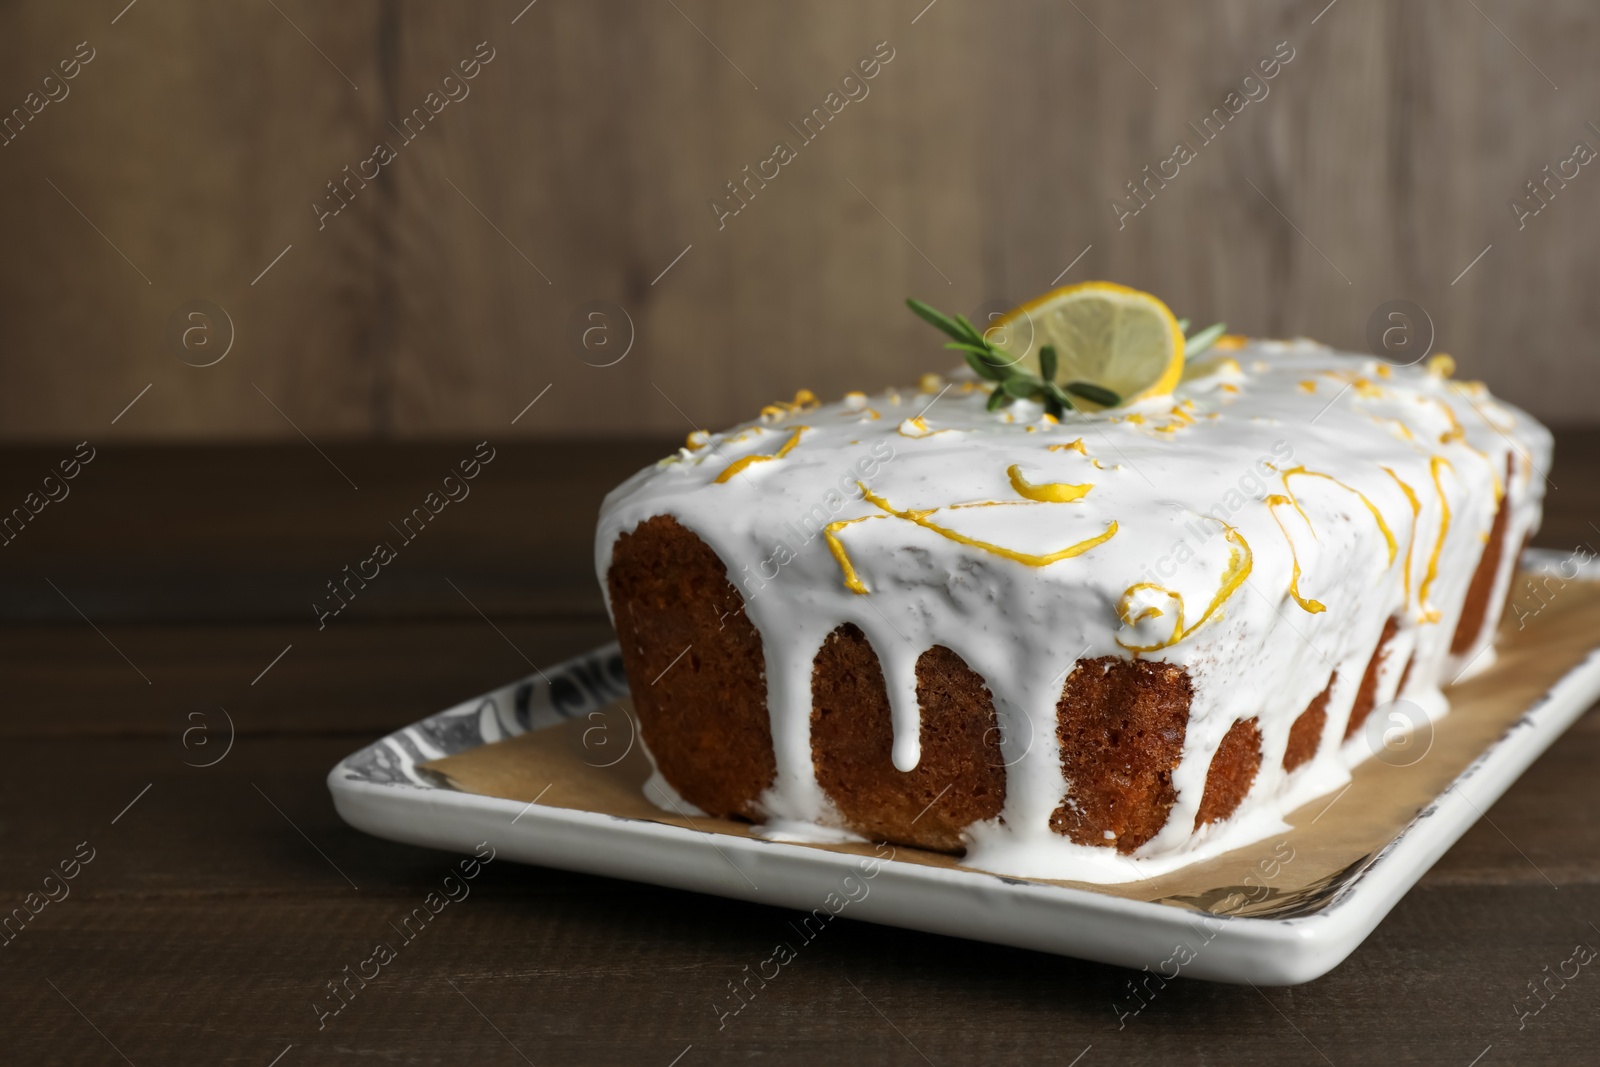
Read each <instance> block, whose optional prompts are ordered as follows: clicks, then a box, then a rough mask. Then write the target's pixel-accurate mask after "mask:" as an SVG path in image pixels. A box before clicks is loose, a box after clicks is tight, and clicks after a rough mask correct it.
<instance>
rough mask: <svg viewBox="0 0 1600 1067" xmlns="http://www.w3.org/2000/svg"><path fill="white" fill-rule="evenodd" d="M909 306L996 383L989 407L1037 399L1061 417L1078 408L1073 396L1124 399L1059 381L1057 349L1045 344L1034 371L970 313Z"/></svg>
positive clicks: (1106, 401) (1105, 401)
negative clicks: (1001, 346)
mask: <svg viewBox="0 0 1600 1067" xmlns="http://www.w3.org/2000/svg"><path fill="white" fill-rule="evenodd" d="M906 306H907V307H909V308H910V309H911V310H912V312H913V313H914V314H915V315H916V316H917V317H918V318H920V319H922V320H923V321H924V322H926V323H928V324H929V325H930V326H932V327H933V328H934V329H936V330H939V331H941V332H942V333H945V334H947V335H948V336H949V337H950V338H952V340H951V341H950V342H948V343H946V344H945V347H946V348H950V349H954V350H956V351H958V352H961V353H962V354H964V355H965V356H966V359H967V366H969V367H971V368H972V371H973V373H974V374H976V375H977V376H978V377H980V378H982V379H983V380H984V381H986V382H993V383H994V391H993V392H991V393H990V394H989V405H988V406H989V410H990V411H994V410H996V409H997V408H1000V407H1002V406H1004V405H1006V404H1009V403H1011V401H1013V400H1037V401H1038V402H1039V403H1041V404H1043V405H1044V409H1045V410H1046V411H1048V412H1049V413H1050V414H1051V415H1053V416H1054V417H1056V418H1058V419H1059V418H1061V417H1062V416H1063V415H1064V414H1065V413H1066V410H1067V409H1068V408H1076V407H1077V404H1075V403H1074V402H1073V397H1078V398H1080V399H1083V400H1088V401H1090V402H1092V403H1095V404H1099V405H1100V406H1101V407H1108V408H1109V407H1116V406H1117V405H1118V404H1120V403H1122V398H1121V397H1120V396H1118V395H1117V394H1116V393H1113V392H1112V391H1111V390H1110V389H1107V388H1105V387H1103V386H1099V385H1095V384H1094V383H1093V382H1068V383H1067V384H1066V385H1058V384H1056V380H1055V378H1056V367H1057V358H1056V350H1055V349H1054V348H1053V347H1051V346H1050V345H1045V346H1044V347H1043V348H1041V349H1040V350H1039V369H1040V370H1041V371H1042V372H1043V374H1039V375H1036V374H1033V373H1031V372H1029V371H1027V370H1024V369H1023V368H1022V367H1019V366H1018V365H1017V361H1016V360H1014V359H1012V358H1011V357H1010V356H1008V355H1007V354H1006V353H1004V352H1002V351H1001V350H1000V349H998V348H996V347H995V346H994V345H992V344H990V343H989V341H988V339H987V338H985V337H984V336H983V333H982V332H981V331H979V330H978V328H977V327H975V326H973V325H972V323H970V322H968V321H967V319H966V316H964V315H957V316H956V317H955V318H953V319H952V318H951V317H950V316H948V315H945V314H944V313H943V312H940V311H937V310H935V309H934V308H931V307H929V306H928V305H927V304H924V303H923V302H922V301H920V300H909V299H908V300H907V301H906Z"/></svg>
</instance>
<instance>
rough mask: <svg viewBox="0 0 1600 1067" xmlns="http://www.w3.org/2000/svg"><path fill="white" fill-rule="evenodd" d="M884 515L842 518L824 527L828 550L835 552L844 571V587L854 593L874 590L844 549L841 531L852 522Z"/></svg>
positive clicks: (823, 532)
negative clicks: (862, 577) (864, 579)
mask: <svg viewBox="0 0 1600 1067" xmlns="http://www.w3.org/2000/svg"><path fill="white" fill-rule="evenodd" d="M881 518H883V516H882V515H862V516H861V517H860V518H856V519H840V520H839V521H838V522H830V523H828V525H827V526H825V527H823V529H822V536H823V538H824V539H826V540H827V542H828V551H829V552H832V553H833V558H834V559H836V560H838V562H839V569H840V570H841V571H843V572H844V587H845V588H846V589H848V590H850V591H851V592H852V593H860V594H861V595H863V596H865V595H866V594H867V593H870V592H871V591H872V590H870V589H868V588H867V585H866V583H865V582H863V581H862V580H861V576H860V575H859V574H857V573H856V568H855V564H853V563H851V562H850V554H849V553H848V552H846V551H845V550H844V542H843V541H840V540H839V531H840V530H842V529H844V528H845V527H846V526H849V525H851V524H852V523H857V522H865V521H866V520H868V519H881Z"/></svg>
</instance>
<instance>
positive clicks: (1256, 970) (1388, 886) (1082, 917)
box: [328, 553, 1600, 985]
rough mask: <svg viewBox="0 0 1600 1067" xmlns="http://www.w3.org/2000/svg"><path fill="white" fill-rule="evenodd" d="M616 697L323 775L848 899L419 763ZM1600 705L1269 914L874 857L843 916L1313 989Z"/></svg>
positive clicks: (480, 823) (805, 853)
mask: <svg viewBox="0 0 1600 1067" xmlns="http://www.w3.org/2000/svg"><path fill="white" fill-rule="evenodd" d="M1532 555H1533V554H1532V553H1530V556H1532ZM1529 562H1533V561H1532V560H1529ZM627 695H628V691H627V680H626V677H625V676H624V674H623V669H622V660H621V657H620V655H619V654H618V652H617V648H616V646H615V645H611V646H609V647H607V648H603V649H600V650H597V651H596V652H593V653H591V654H589V655H587V656H583V657H580V658H578V659H575V660H572V661H570V662H568V663H566V664H563V665H562V666H560V667H557V668H555V669H553V670H551V671H549V672H547V673H546V674H545V675H540V676H535V677H531V678H526V679H523V680H522V681H520V682H517V683H515V684H512V685H508V686H505V687H503V688H501V689H497V690H495V691H494V692H492V693H488V694H485V695H484V696H481V697H478V698H477V699H474V700H469V701H467V702H465V703H463V704H459V705H457V706H456V707H453V708H451V709H449V710H448V711H443V712H440V713H439V714H437V715H432V716H430V717H428V718H426V719H423V720H422V721H421V722H418V723H415V724H413V725H411V726H408V727H406V728H405V729H403V730H399V731H397V732H395V733H393V734H390V735H389V736H387V737H385V738H383V739H382V740H380V741H377V742H375V743H374V744H371V745H368V746H367V747H366V748H363V749H361V750H360V751H359V752H356V753H353V754H352V755H350V756H348V757H347V758H345V759H344V760H343V761H342V762H340V763H339V765H338V766H336V767H335V768H334V769H333V770H332V772H330V773H329V775H328V787H329V789H330V790H331V791H332V793H333V800H334V806H335V807H336V808H337V809H338V812H339V814H340V816H341V817H343V818H344V820H345V821H346V822H348V823H350V824H351V825H352V826H355V827H357V828H359V829H362V830H365V831H367V832H368V833H371V834H375V835H377V836H379V837H385V838H391V839H393V840H396V841H404V842H409V843H412V844H418V845H426V846H430V847H433V848H441V849H450V850H454V851H459V852H471V851H472V850H473V849H474V848H475V847H476V846H477V844H478V843H479V842H481V841H489V842H490V843H491V844H492V845H493V846H494V848H495V849H496V850H497V851H498V853H499V854H500V855H503V856H506V857H508V858H510V859H513V860H517V861H520V862H524V863H533V864H541V865H543V866H547V867H560V868H565V869H568V870H574V871H584V872H587V873H590V874H600V875H607V876H610V877H614V878H628V879H632V880H635V881H639V882H648V883H653V884H655V885H662V886H671V887H673V888H677V889H689V890H695V891H698V892H702V893H712V894H717V895H720V896H726V897H735V898H738V899H742V900H749V901H754V902H756V903H761V904H772V905H776V906H780V907H789V908H796V909H799V910H802V911H810V910H811V909H813V908H815V907H818V906H819V905H820V904H821V903H822V902H823V901H824V900H825V899H826V898H827V897H828V896H829V894H830V893H835V894H838V893H843V892H844V890H843V889H841V886H844V885H856V886H859V884H860V883H859V881H858V880H859V879H860V877H861V865H862V857H861V856H859V855H852V854H848V853H844V852H833V851H829V850H827V849H825V848H817V847H811V846H808V845H804V844H795V843H789V842H783V841H772V840H765V839H762V838H759V837H741V836H732V835H729V834H713V833H710V832H708V831H702V830H694V829H689V828H685V827H683V826H676V825H671V824H669V823H665V822H655V821H651V820H648V819H637V818H624V817H620V816H616V815H611V814H606V813H602V812H592V811H583V810H575V809H572V808H562V807H551V806H547V805H540V804H538V803H525V802H523V801H520V800H508V799H501V798H495V797H486V796H479V795H476V794H472V793H465V792H461V791H459V790H456V789H454V788H451V787H450V786H449V785H448V784H446V783H445V782H444V781H442V779H441V777H440V776H439V775H436V774H432V773H429V772H427V771H424V770H421V769H420V768H419V765H420V764H423V763H426V762H427V761H429V760H433V759H438V758H441V757H443V756H449V755H455V754H457V753H461V752H465V751H467V750H469V749H472V748H475V747H477V746H479V745H485V744H489V743H491V742H494V741H499V740H502V739H504V738H507V737H511V736H515V735H518V734H522V733H526V732H528V731H531V730H539V729H543V728H547V727H551V726H556V725H558V724H560V723H563V722H565V721H567V720H570V719H574V718H577V717H579V716H583V715H587V714H589V713H590V712H593V711H596V710H598V709H601V708H604V707H606V706H608V705H610V704H611V703H612V702H614V701H616V700H619V699H623V698H626V697H627ZM1597 696H1600V649H1597V650H1595V651H1593V652H1590V653H1589V655H1588V656H1587V657H1586V658H1585V659H1583V660H1582V662H1580V663H1578V664H1577V665H1576V666H1575V667H1573V668H1572V669H1571V670H1569V671H1568V672H1567V673H1566V674H1565V675H1563V676H1562V677H1561V678H1560V679H1559V680H1558V681H1557V682H1556V683H1555V684H1554V685H1552V686H1551V687H1550V688H1549V689H1548V691H1546V692H1545V693H1544V695H1543V696H1542V697H1540V698H1539V699H1538V700H1536V701H1535V702H1533V704H1532V705H1531V706H1529V707H1528V708H1527V709H1526V710H1525V712H1524V713H1523V714H1522V715H1521V717H1520V718H1518V719H1516V720H1515V722H1514V723H1513V724H1512V725H1511V726H1510V727H1509V728H1508V729H1506V730H1505V732H1504V733H1503V734H1502V735H1501V736H1500V737H1499V738H1498V739H1497V740H1496V741H1494V742H1493V743H1492V744H1491V745H1489V747H1488V748H1486V749H1485V750H1484V751H1483V752H1482V754H1481V755H1479V756H1478V757H1477V759H1476V760H1475V761H1473V762H1472V763H1471V764H1470V765H1469V766H1467V767H1466V768H1465V769H1464V770H1463V771H1462V772H1461V773H1460V774H1459V775H1458V776H1457V777H1456V779H1455V780H1454V781H1453V782H1452V783H1451V784H1450V786H1449V787H1448V788H1446V789H1445V790H1444V791H1443V792H1441V793H1440V794H1439V795H1438V796H1437V797H1435V798H1434V800H1433V801H1432V803H1430V804H1428V805H1427V806H1426V807H1425V808H1424V809H1423V810H1422V811H1420V812H1419V813H1418V814H1417V815H1416V816H1415V817H1414V818H1413V819H1412V820H1411V821H1410V822H1409V824H1408V825H1406V826H1404V827H1403V828H1402V829H1401V830H1400V831H1399V832H1398V833H1397V834H1396V835H1395V836H1394V837H1393V839H1392V840H1390V841H1389V842H1388V844H1387V845H1385V846H1384V847H1382V848H1381V849H1378V850H1377V851H1375V852H1373V853H1372V854H1371V855H1370V856H1368V857H1366V858H1365V859H1363V860H1362V861H1361V862H1359V863H1357V864H1354V865H1352V866H1351V867H1349V868H1347V869H1345V870H1343V871H1341V872H1339V873H1338V874H1337V875H1336V876H1335V877H1333V878H1332V879H1330V880H1329V881H1328V882H1327V884H1326V886H1325V887H1323V888H1321V889H1319V891H1317V892H1315V893H1311V894H1301V895H1296V896H1294V897H1293V898H1292V899H1288V900H1285V901H1284V903H1283V904H1282V906H1280V907H1277V908H1276V909H1274V910H1271V911H1269V912H1268V913H1266V914H1265V915H1262V914H1260V913H1259V912H1258V913H1257V914H1255V915H1253V916H1252V917H1240V916H1229V915H1207V914H1203V913H1201V912H1197V911H1192V910H1189V909H1187V908H1183V907H1179V906H1174V905H1171V904H1157V903H1149V902H1145V901H1139V900H1130V899H1126V898H1123V897H1117V896H1111V895H1107V894H1104V893H1096V892H1093V891H1091V890H1087V889H1080V888H1072V887H1067V886H1060V885H1052V884H1048V883H1040V882H1029V881H1023V880H1019V879H1015V878H1005V877H1001V876H999V875H994V874H989V873H986V872H982V871H976V870H969V869H965V868H956V869H951V868H940V867H932V866H928V865H925V864H919V863H912V862H907V861H904V860H897V859H889V860H886V861H884V862H883V863H882V865H881V867H879V868H878V869H877V872H876V875H875V877H873V879H872V882H871V887H870V892H869V893H866V894H865V895H863V896H862V897H861V898H860V899H859V900H852V902H851V903H850V904H849V906H848V908H847V909H845V910H843V911H842V912H841V913H842V914H845V915H847V916H848V917H850V918H854V919H863V920H866V921H869V922H877V923H884V924H887V925H891V926H902V927H908V928H910V929H915V930H926V931H930V932H933V933H939V934H949V935H953V936H957V937H967V938H974V939H978V940H982V941H993V942H997V943H1000V944H1005V945H1015V946H1019V947H1022V948H1030V949H1037V950H1039V951H1043V952H1054V953H1059V954H1061V955H1067V956H1077V957H1082V958H1084V959H1091V960H1099V961H1101V962H1105V963H1115V964H1121V965H1123V966H1127V967H1134V968H1139V967H1146V966H1148V967H1150V968H1151V969H1152V970H1156V969H1158V968H1160V967H1162V966H1163V964H1166V965H1169V966H1170V965H1171V964H1172V961H1173V956H1174V947H1175V946H1176V945H1178V944H1180V943H1182V944H1185V945H1189V946H1194V945H1196V944H1199V945H1200V946H1201V947H1200V948H1199V949H1198V950H1196V951H1194V952H1193V954H1192V958H1190V959H1187V960H1185V961H1184V962H1183V964H1182V969H1181V973H1182V974H1183V975H1184V976H1186V977H1196V978H1206V979H1211V980H1215V981H1225V982H1241V983H1242V982H1254V983H1256V984H1259V985H1289V984H1294V983H1299V982H1306V981H1310V980H1311V979H1313V978H1317V977H1319V976H1320V975H1322V974H1325V973H1327V972H1328V971H1329V970H1330V969H1332V968H1333V967H1335V966H1337V965H1338V964H1339V963H1340V962H1342V961H1343V960H1344V959H1345V957H1347V956H1348V955H1349V954H1350V953H1351V952H1353V951H1354V950H1355V948H1356V946H1358V945H1359V944H1361V942H1362V941H1363V940H1364V939H1365V938H1366V936H1367V935H1368V934H1369V933H1371V932H1372V930H1373V929H1374V928H1375V927H1376V926H1377V925H1378V923H1379V922H1380V921H1381V920H1382V919H1383V917H1384V916H1385V915H1387V914H1388V913H1389V910H1390V909H1391V908H1392V907H1394V905H1395V904H1396V903H1397V902H1398V901H1399V899H1400V898H1401V896H1403V895H1404V894H1405V893H1406V891H1407V890H1409V889H1410V888H1411V887H1412V886H1413V885H1415V884H1416V882H1417V880H1418V879H1419V878H1421V877H1422V875H1423V873H1424V872H1426V871H1427V870H1428V868H1429V867H1431V866H1432V865H1433V864H1434V863H1435V862H1436V861H1437V860H1438V859H1439V857H1440V856H1442V855H1443V854H1444V852H1445V850H1446V849H1448V848H1449V847H1450V846H1451V845H1452V844H1454V843H1455V842H1456V840H1457V839H1458V838H1460V837H1461V835H1462V834H1463V833H1465V832H1466V830H1467V828H1468V827H1469V826H1471V825H1472V824H1473V823H1474V822H1475V821H1476V820H1477V819H1478V817H1479V815H1480V814H1481V813H1482V812H1483V811H1485V810H1487V809H1488V808H1489V806H1490V805H1492V804H1493V803H1494V802H1495V800H1496V799H1498V798H1499V797H1500V795H1501V794H1502V793H1503V792H1504V791H1505V790H1506V789H1507V788H1508V787H1509V786H1510V785H1511V783H1512V782H1514V781H1515V780H1516V779H1517V777H1518V775H1520V774H1521V773H1522V772H1523V771H1524V770H1525V769H1526V768H1527V767H1528V766H1529V765H1530V764H1531V763H1532V762H1533V761H1534V760H1535V759H1536V758H1538V756H1539V755H1540V753H1542V752H1543V751H1544V750H1545V749H1546V748H1547V747H1549V745H1550V744H1551V742H1552V741H1554V740H1555V739H1556V738H1557V737H1558V736H1560V734H1561V733H1562V731H1564V730H1565V729H1566V728H1567V727H1568V726H1570V725H1571V724H1572V723H1573V722H1574V721H1575V720H1576V719H1577V718H1578V716H1580V715H1581V714H1582V713H1583V712H1584V711H1585V710H1586V709H1587V708H1588V707H1589V706H1590V704H1591V703H1593V702H1594V700H1595V699H1596V697H1597ZM847 876H854V877H853V879H852V881H851V882H850V883H845V882H844V879H845V878H846V877H847ZM851 895H852V896H853V894H851ZM835 899H837V898H835ZM1164 973H1165V972H1164Z"/></svg>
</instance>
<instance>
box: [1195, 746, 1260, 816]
mask: <svg viewBox="0 0 1600 1067" xmlns="http://www.w3.org/2000/svg"><path fill="white" fill-rule="evenodd" d="M1260 769H1261V728H1260V726H1259V725H1258V724H1257V723H1256V720H1254V719H1240V720H1239V721H1238V722H1236V723H1234V724H1233V725H1232V726H1230V727H1229V728H1228V732H1227V733H1226V734H1224V735H1223V736H1222V744H1220V745H1218V746H1217V754H1216V755H1215V756H1212V757H1211V766H1210V768H1208V769H1207V770H1206V791H1205V793H1204V794H1202V795H1201V797H1200V810H1199V811H1197V812H1195V816H1194V828H1195V829H1196V830H1198V829H1200V827H1202V826H1204V825H1205V824H1206V823H1212V822H1221V821H1222V820H1223V819H1226V818H1227V817H1228V816H1230V815H1232V814H1233V813H1234V812H1235V811H1237V810H1238V808H1239V804H1240V802H1241V801H1243V800H1244V798H1245V795H1246V794H1247V793H1249V792H1250V787H1251V786H1252V785H1254V784H1255V780H1256V772H1257V771H1259V770H1260Z"/></svg>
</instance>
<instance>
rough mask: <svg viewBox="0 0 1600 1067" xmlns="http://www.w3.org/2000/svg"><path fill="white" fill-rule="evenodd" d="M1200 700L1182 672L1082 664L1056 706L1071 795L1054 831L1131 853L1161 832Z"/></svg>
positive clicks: (1166, 667)
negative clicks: (1193, 712)
mask: <svg viewBox="0 0 1600 1067" xmlns="http://www.w3.org/2000/svg"><path fill="white" fill-rule="evenodd" d="M1193 699H1194V687H1193V685H1192V683H1191V682H1190V680H1189V674H1188V672H1187V671H1185V670H1184V669H1183V668H1181V667H1174V666H1172V665H1171V664H1167V663H1150V662H1148V661H1145V660H1124V659H1119V658H1117V657H1115V656H1102V657H1100V658H1099V659H1091V660H1079V661H1078V663H1077V665H1076V666H1075V667H1074V668H1073V671H1072V673H1071V674H1070V675H1068V677H1067V681H1066V685H1065V686H1063V687H1062V690H1061V701H1060V703H1059V704H1057V705H1056V721H1057V726H1056V734H1057V737H1058V738H1059V740H1060V742H1061V769H1062V772H1063V773H1064V774H1065V775H1066V779H1067V792H1066V796H1064V797H1063V798H1062V802H1061V806H1060V807H1058V808H1057V809H1056V810H1055V812H1054V813H1053V814H1052V815H1051V816H1050V828H1051V829H1052V830H1054V831H1055V832H1056V833H1058V834H1063V835H1065V836H1066V837H1068V838H1070V839H1071V840H1073V841H1075V842H1077V843H1078V844H1080V845H1099V846H1110V845H1115V846H1116V848H1117V851H1119V852H1124V853H1126V852H1132V851H1133V850H1134V849H1136V848H1138V847H1139V846H1140V845H1142V844H1144V843H1145V842H1146V841H1148V840H1150V839H1151V838H1152V837H1154V836H1155V835H1156V834H1157V833H1159V832H1160V830H1161V828H1162V827H1163V826H1165V825H1166V822H1167V816H1168V815H1169V814H1170V813H1171V811H1172V805H1173V803H1174V802H1175V801H1176V800H1177V798H1178V795H1177V792H1176V791H1175V790H1174V789H1173V787H1172V772H1173V769H1174V768H1176V767H1177V766H1178V760H1179V759H1180V757H1181V756H1182V755H1183V738H1184V733H1185V731H1186V730H1187V728H1188V725H1189V705H1190V703H1191V702H1192V701H1193ZM1107 832H1109V833H1111V834H1112V835H1114V836H1113V837H1107V836H1106V834H1107Z"/></svg>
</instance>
